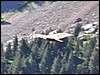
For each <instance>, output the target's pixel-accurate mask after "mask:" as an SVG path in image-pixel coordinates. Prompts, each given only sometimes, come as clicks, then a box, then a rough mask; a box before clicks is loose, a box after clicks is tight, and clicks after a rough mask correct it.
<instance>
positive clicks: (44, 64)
mask: <svg viewBox="0 0 100 75" xmlns="http://www.w3.org/2000/svg"><path fill="white" fill-rule="evenodd" d="M51 51H52V50H51V46H50V45H48V46H47V47H46V49H45V53H44V55H43V58H42V60H41V62H40V64H39V68H40V71H41V72H42V73H43V74H44V73H50V69H51V65H52V63H53V57H52V54H51Z"/></svg>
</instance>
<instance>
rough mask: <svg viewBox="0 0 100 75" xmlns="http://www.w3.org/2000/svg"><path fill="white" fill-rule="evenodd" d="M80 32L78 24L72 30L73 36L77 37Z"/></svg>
mask: <svg viewBox="0 0 100 75" xmlns="http://www.w3.org/2000/svg"><path fill="white" fill-rule="evenodd" d="M80 31H81V25H80V23H78V24H77V26H76V27H75V30H74V36H75V37H77V36H78V35H79V32H80Z"/></svg>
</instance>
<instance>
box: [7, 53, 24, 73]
mask: <svg viewBox="0 0 100 75" xmlns="http://www.w3.org/2000/svg"><path fill="white" fill-rule="evenodd" d="M22 64H23V61H22V58H21V55H20V52H19V51H17V52H16V56H15V58H14V61H13V63H12V64H11V66H10V68H9V70H8V73H9V74H22V73H23V70H22Z"/></svg>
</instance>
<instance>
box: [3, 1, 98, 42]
mask: <svg viewBox="0 0 100 75" xmlns="http://www.w3.org/2000/svg"><path fill="white" fill-rule="evenodd" d="M77 18H82V20H83V22H82V23H83V24H86V23H87V22H88V21H89V22H94V21H98V20H99V2H98V1H60V2H59V1H57V2H54V3H53V4H51V5H48V6H46V7H43V8H39V9H37V10H35V11H31V12H30V11H24V12H22V13H20V15H18V16H14V17H13V16H12V17H11V18H10V19H8V20H7V21H8V22H10V23H11V24H9V25H1V42H2V43H6V41H8V40H10V39H11V38H13V36H14V35H22V34H23V33H24V34H30V32H31V31H32V28H33V27H34V28H35V31H36V33H41V32H46V31H47V30H49V29H50V28H52V29H57V28H61V29H62V30H63V31H68V29H69V28H70V24H72V23H73V22H74V21H75V20H76V19H77Z"/></svg>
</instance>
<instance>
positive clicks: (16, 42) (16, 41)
mask: <svg viewBox="0 0 100 75" xmlns="http://www.w3.org/2000/svg"><path fill="white" fill-rule="evenodd" d="M12 50H13V55H14V56H15V53H16V51H17V50H18V38H17V36H15V39H14V41H13V48H12Z"/></svg>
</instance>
